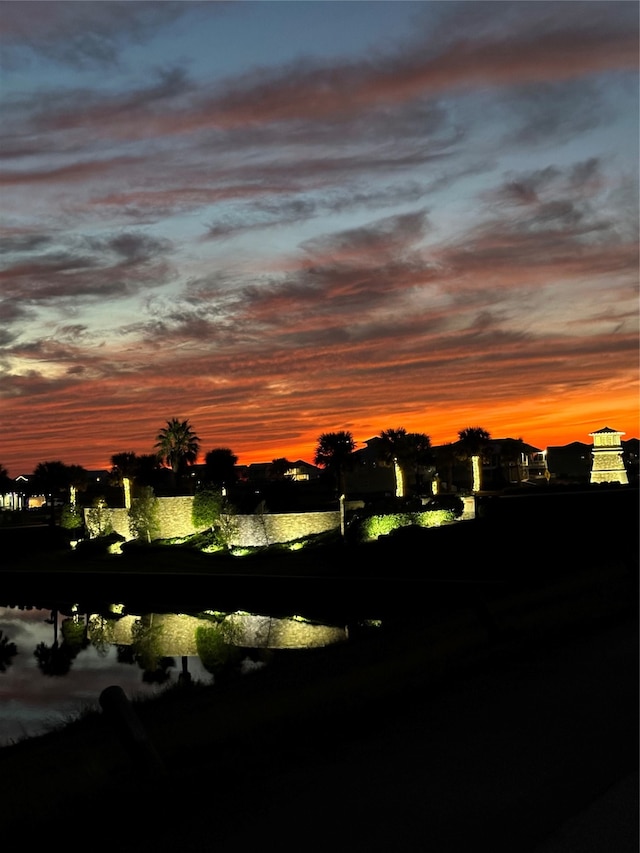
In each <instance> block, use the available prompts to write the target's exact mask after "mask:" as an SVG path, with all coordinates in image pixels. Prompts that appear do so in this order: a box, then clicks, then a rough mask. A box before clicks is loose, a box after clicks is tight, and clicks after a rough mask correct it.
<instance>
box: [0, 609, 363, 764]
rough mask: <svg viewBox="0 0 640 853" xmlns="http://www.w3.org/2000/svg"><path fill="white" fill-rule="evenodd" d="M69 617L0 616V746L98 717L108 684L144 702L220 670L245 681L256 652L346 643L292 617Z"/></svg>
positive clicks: (21, 612) (121, 612)
mask: <svg viewBox="0 0 640 853" xmlns="http://www.w3.org/2000/svg"><path fill="white" fill-rule="evenodd" d="M67 610H68V611H69V612H68V613H67V612H65V613H62V612H59V611H57V610H53V611H52V610H43V609H37V608H30V607H24V608H21V607H0V747H1V746H6V745H7V744H10V743H12V742H16V741H18V740H21V739H23V738H25V737H32V736H35V735H39V734H43V733H44V732H46V731H48V730H50V729H51V728H52V727H56V726H59V725H60V724H61V723H64V722H67V721H69V720H70V719H73V718H75V717H76V716H78V715H79V714H80V713H82V712H83V711H84V710H98V709H99V696H100V693H101V692H102V690H104V689H105V688H106V687H109V686H111V685H113V684H117V685H119V686H120V687H121V688H122V689H123V690H124V692H125V693H126V695H127V696H128V697H129V698H130V699H138V698H145V697H151V696H153V695H157V694H158V693H160V692H161V691H162V690H165V689H166V688H167V687H170V686H173V685H175V684H177V683H179V682H180V681H181V680H182V679H185V678H186V679H187V680H188V681H189V682H191V683H201V684H212V683H214V682H215V677H216V673H220V672H221V671H222V670H223V669H224V668H225V667H233V668H235V669H236V670H237V671H238V672H239V673H243V674H245V673H250V672H253V671H255V670H256V669H257V668H259V667H260V666H261V665H263V664H262V663H261V662H260V651H261V650H268V649H269V650H271V649H304V648H318V647H322V646H327V645H332V644H334V643H341V642H345V641H346V640H347V631H346V629H345V628H343V627H336V626H331V625H321V624H317V623H312V622H309V621H307V620H305V619H301V618H296V617H291V618H275V617H271V616H264V615H254V614H250V613H243V612H238V613H230V614H227V613H219V612H217V611H213V610H211V611H203V612H202V613H201V614H199V615H198V616H191V615H186V614H176V613H160V614H158V613H148V614H129V613H127V612H126V606H125V605H123V604H114V605H110V606H109V607H107V608H105V610H104V612H103V613H99V614H96V613H92V614H88V613H85V614H82V613H80V612H77V611H76V610H75V609H74V608H73V607H67Z"/></svg>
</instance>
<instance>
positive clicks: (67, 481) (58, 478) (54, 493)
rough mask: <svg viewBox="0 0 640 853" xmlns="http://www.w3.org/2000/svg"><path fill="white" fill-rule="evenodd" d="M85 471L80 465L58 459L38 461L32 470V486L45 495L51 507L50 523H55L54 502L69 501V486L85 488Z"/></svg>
mask: <svg viewBox="0 0 640 853" xmlns="http://www.w3.org/2000/svg"><path fill="white" fill-rule="evenodd" d="M87 478H88V475H87V472H86V471H85V469H84V468H82V467H81V466H80V465H65V464H64V462H60V460H55V461H51V462H39V463H38V464H37V465H36V467H35V470H34V472H33V488H35V489H39V490H41V492H42V493H43V494H45V495H46V496H47V499H48V501H49V504H50V509H51V517H50V520H51V524H55V502H56V501H61V502H63V503H68V502H69V492H70V488H71V486H73V487H74V488H75V489H78V490H82V489H84V488H86V484H87Z"/></svg>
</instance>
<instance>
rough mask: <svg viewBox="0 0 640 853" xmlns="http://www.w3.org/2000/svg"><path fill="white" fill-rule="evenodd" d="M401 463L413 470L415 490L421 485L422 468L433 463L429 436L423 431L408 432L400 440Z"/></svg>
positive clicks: (418, 489) (406, 468)
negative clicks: (401, 440)
mask: <svg viewBox="0 0 640 853" xmlns="http://www.w3.org/2000/svg"><path fill="white" fill-rule="evenodd" d="M401 465H402V466H403V468H404V469H405V470H406V471H408V470H411V471H413V479H414V483H415V488H416V492H418V493H419V492H420V489H421V486H422V479H421V473H422V469H423V468H426V467H427V466H429V465H433V454H432V452H431V438H430V437H429V436H428V435H427V434H426V433H424V432H408V433H407V434H406V435H405V437H404V440H403V442H402V455H401Z"/></svg>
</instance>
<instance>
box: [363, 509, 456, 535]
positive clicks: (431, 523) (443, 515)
mask: <svg viewBox="0 0 640 853" xmlns="http://www.w3.org/2000/svg"><path fill="white" fill-rule="evenodd" d="M455 518H456V515H455V512H454V510H452V509H427V510H424V511H423V512H402V513H389V514H387V515H371V516H369V517H367V518H363V519H361V520H360V521H359V522H358V531H359V536H358V538H359V539H360V541H363V542H370V541H372V540H374V539H378V538H379V537H380V536H388V535H389V534H390V533H392V532H393V531H394V530H398V529H399V528H401V527H440V526H441V525H443V524H450V523H451V522H452V521H454V520H455Z"/></svg>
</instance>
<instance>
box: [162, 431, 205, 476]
mask: <svg viewBox="0 0 640 853" xmlns="http://www.w3.org/2000/svg"><path fill="white" fill-rule="evenodd" d="M154 447H155V448H157V455H158V458H159V459H161V460H162V461H163V462H166V463H167V465H168V466H169V467H170V468H171V471H172V472H173V478H174V484H177V479H178V477H179V475H180V474H182V473H183V471H184V469H185V468H186V467H187V466H188V465H193V463H194V462H195V461H196V459H197V458H198V453H199V452H200V439H199V438H198V436H197V435H196V434H195V432H194V431H193V428H192V426H191V424H190V423H189V421H188V420H186V421H180V420H178V418H172V419H171V420H169V421H167V425H166V426H164V427H162V429H161V430H160V432H159V433H158V435H157V436H156V443H155V445H154Z"/></svg>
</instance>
